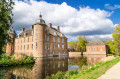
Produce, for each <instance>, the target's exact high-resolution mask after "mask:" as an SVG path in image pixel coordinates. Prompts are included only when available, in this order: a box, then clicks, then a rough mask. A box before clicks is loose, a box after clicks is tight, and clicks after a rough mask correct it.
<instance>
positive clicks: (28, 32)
mask: <svg viewBox="0 0 120 79" xmlns="http://www.w3.org/2000/svg"><path fill="white" fill-rule="evenodd" d="M32 31H33V30H32V29H28V30H26V31H23V32H21V33H20V34H19V37H24V34H26V36H29V35H32Z"/></svg>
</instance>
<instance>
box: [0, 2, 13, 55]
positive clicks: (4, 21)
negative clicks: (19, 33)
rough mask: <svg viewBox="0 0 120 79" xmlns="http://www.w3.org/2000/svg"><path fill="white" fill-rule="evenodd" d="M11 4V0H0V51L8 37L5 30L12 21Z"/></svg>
mask: <svg viewBox="0 0 120 79" xmlns="http://www.w3.org/2000/svg"><path fill="white" fill-rule="evenodd" d="M13 5H14V2H13V1H12V0H0V53H1V52H2V47H3V46H4V44H5V41H6V39H8V34H7V31H8V30H9V28H10V26H11V25H12V23H13V19H12V16H13V14H12V9H13Z"/></svg>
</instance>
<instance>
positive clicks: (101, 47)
mask: <svg viewBox="0 0 120 79" xmlns="http://www.w3.org/2000/svg"><path fill="white" fill-rule="evenodd" d="M86 52H87V55H89V54H91V55H92V54H93V55H98V54H99V55H107V53H108V46H107V44H105V43H104V42H103V41H101V40H99V39H93V40H92V41H91V42H89V43H88V44H87V46H86Z"/></svg>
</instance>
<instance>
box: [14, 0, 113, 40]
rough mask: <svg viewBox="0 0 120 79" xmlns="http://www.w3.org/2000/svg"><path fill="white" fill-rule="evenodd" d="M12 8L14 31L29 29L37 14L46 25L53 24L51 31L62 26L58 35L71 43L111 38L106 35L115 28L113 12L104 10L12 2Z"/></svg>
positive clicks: (36, 2) (45, 3)
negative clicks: (73, 41)
mask: <svg viewBox="0 0 120 79" xmlns="http://www.w3.org/2000/svg"><path fill="white" fill-rule="evenodd" d="M15 4H16V5H15V6H14V9H13V13H14V24H13V26H14V28H15V29H16V30H17V31H20V30H21V29H22V27H25V28H27V29H28V28H30V25H32V24H34V23H35V22H36V20H37V19H38V18H39V14H40V11H41V13H42V15H43V19H44V20H45V21H46V24H48V23H52V24H53V27H56V26H58V25H59V26H61V28H60V29H61V31H62V32H63V33H65V35H66V36H67V37H68V38H69V39H70V40H72V39H73V40H76V38H77V36H79V35H85V36H87V37H88V39H90V38H96V37H97V38H101V39H103V38H105V37H106V38H108V37H109V38H111V36H109V35H110V34H111V32H112V31H113V28H114V25H113V22H112V21H111V20H110V19H109V17H110V16H111V14H112V12H107V11H105V10H100V9H92V8H90V7H88V6H87V7H80V8H79V9H76V8H74V7H72V6H69V5H67V3H66V2H63V3H62V4H52V3H47V2H45V1H40V2H38V1H35V0H26V1H18V0H15ZM107 35H108V36H107ZM102 36H105V37H102Z"/></svg>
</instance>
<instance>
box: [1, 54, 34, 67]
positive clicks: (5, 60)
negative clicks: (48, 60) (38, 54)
mask: <svg viewBox="0 0 120 79" xmlns="http://www.w3.org/2000/svg"><path fill="white" fill-rule="evenodd" d="M25 57H26V56H25ZM23 58H24V57H23ZM11 59H12V56H7V55H6V54H2V55H1V59H0V66H13V65H23V64H29V63H34V62H35V60H34V58H33V57H32V56H27V58H26V59H22V60H11Z"/></svg>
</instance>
